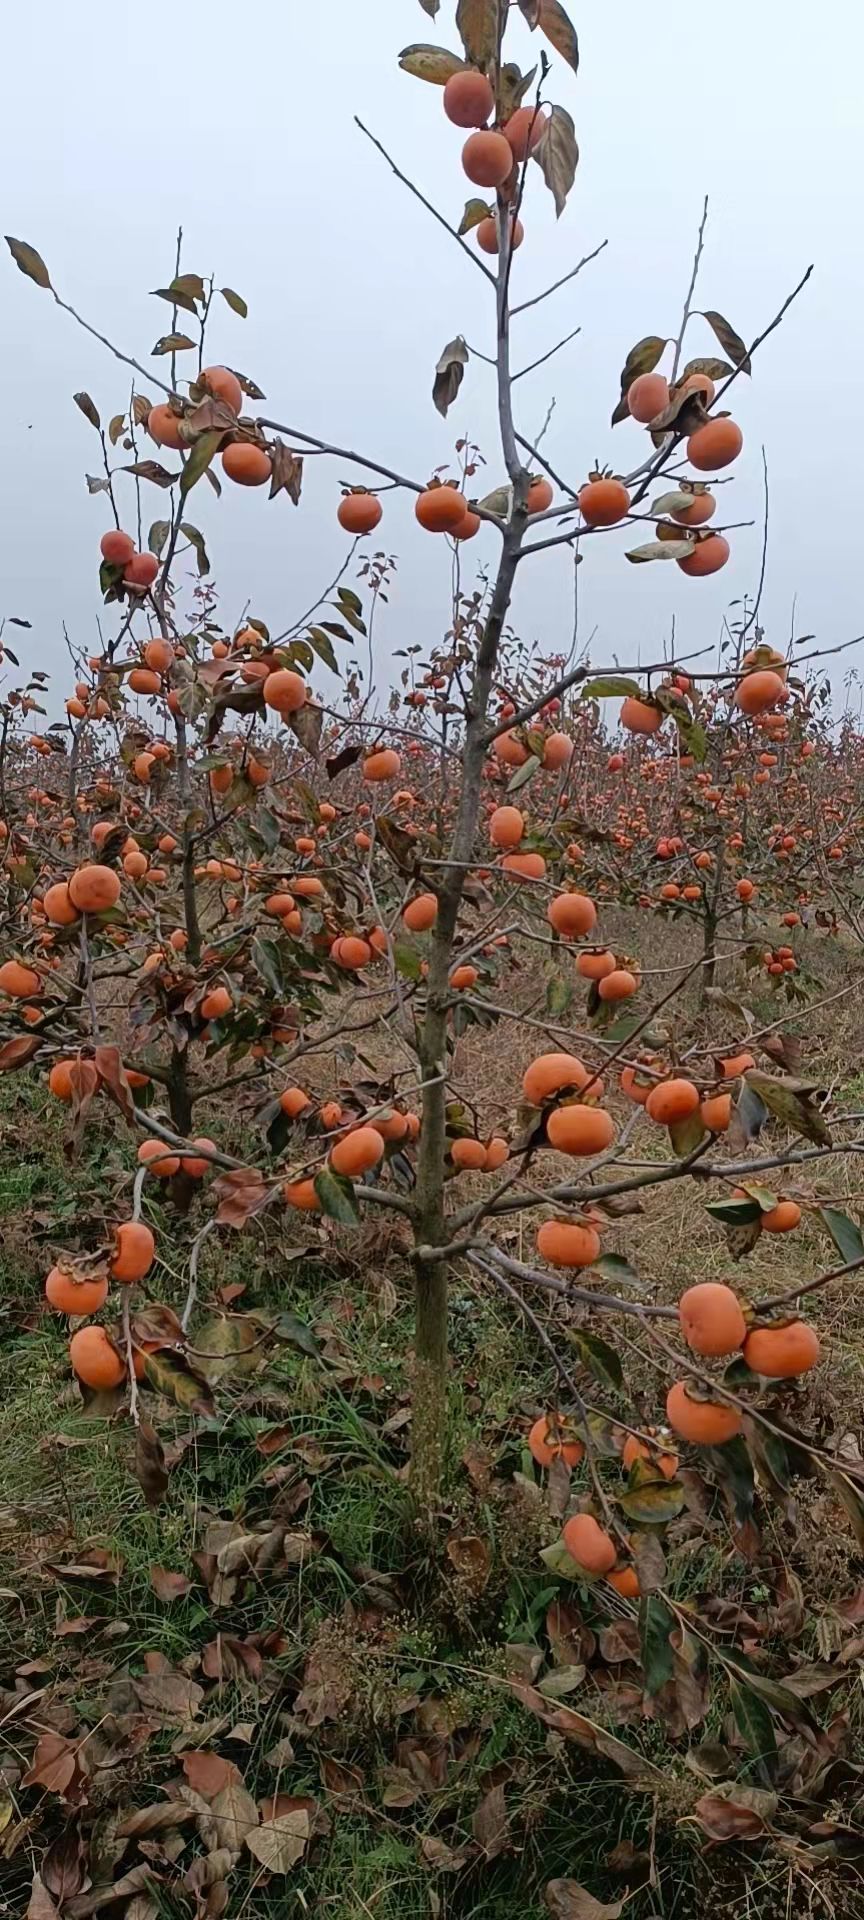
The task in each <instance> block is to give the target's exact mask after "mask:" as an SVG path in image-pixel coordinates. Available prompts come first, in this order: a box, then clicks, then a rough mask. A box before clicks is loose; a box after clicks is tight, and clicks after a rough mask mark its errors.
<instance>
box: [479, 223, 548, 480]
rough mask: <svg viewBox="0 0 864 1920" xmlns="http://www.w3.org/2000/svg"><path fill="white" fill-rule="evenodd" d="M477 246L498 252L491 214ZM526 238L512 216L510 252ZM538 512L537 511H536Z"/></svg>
mask: <svg viewBox="0 0 864 1920" xmlns="http://www.w3.org/2000/svg"><path fill="white" fill-rule="evenodd" d="M474 232H475V235H476V239H477V245H478V247H479V248H480V251H481V253H497V252H498V223H497V221H496V220H493V218H492V216H491V214H489V215H488V216H487V218H486V219H485V220H478V222H477V225H476V227H475V229H474ZM524 238H525V228H524V227H523V225H522V222H521V220H520V219H519V216H518V214H511V215H510V252H511V253H515V252H516V249H517V247H521V245H522V242H523V240H524ZM535 511H536V509H535Z"/></svg>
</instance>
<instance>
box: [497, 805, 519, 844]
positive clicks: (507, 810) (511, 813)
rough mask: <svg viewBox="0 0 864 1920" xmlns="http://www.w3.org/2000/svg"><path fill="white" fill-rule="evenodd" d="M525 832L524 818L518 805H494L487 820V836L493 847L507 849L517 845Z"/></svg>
mask: <svg viewBox="0 0 864 1920" xmlns="http://www.w3.org/2000/svg"><path fill="white" fill-rule="evenodd" d="M524 832H525V819H524V816H523V815H522V814H521V813H520V812H519V808H518V807H496V808H495V811H494V813H493V814H492V815H491V817H490V820H489V838H490V840H491V842H492V845H493V847H502V848H504V849H505V851H509V850H510V849H512V848H513V847H518V845H519V842H520V840H521V838H522V835H523V833H524Z"/></svg>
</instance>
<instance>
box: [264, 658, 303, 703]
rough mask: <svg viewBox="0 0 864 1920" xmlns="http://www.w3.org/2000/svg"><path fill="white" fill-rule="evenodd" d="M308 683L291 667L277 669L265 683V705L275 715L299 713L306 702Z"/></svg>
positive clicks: (269, 675) (269, 674)
mask: <svg viewBox="0 0 864 1920" xmlns="http://www.w3.org/2000/svg"><path fill="white" fill-rule="evenodd" d="M306 694H307V687H306V682H305V680H304V679H303V678H302V676H301V675H300V674H299V673H294V672H293V671H292V669H291V668H290V667H277V669H276V671H275V673H268V675H267V678H266V680H265V682H264V705H265V707H272V708H273V710H274V712H275V713H299V711H300V708H301V707H302V706H304V705H305V702H306Z"/></svg>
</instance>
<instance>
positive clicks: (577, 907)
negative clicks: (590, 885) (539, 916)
mask: <svg viewBox="0 0 864 1920" xmlns="http://www.w3.org/2000/svg"><path fill="white" fill-rule="evenodd" d="M546 918H547V920H548V922H549V925H550V927H554V928H555V932H556V933H560V934H563V936H564V938H565V939H568V940H569V939H574V938H576V939H583V938H584V936H585V934H586V933H590V932H591V930H592V928H593V927H594V926H595V925H596V921H597V908H596V907H595V905H594V902H593V900H592V899H591V898H590V896H589V895H588V894H587V893H558V894H556V895H555V898H554V900H550V902H549V905H548V907H547V908H546Z"/></svg>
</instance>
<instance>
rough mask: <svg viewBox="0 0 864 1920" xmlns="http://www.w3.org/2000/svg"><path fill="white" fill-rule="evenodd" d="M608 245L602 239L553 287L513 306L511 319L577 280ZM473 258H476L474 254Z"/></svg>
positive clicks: (606, 241)
mask: <svg viewBox="0 0 864 1920" xmlns="http://www.w3.org/2000/svg"><path fill="white" fill-rule="evenodd" d="M608 245H609V242H608V240H601V242H600V245H599V247H595V248H594V251H593V253H586V254H585V255H584V257H583V259H581V260H580V261H579V264H578V266H575V267H571V268H570V272H569V273H564V274H562V276H561V279H560V280H553V282H552V285H551V287H547V288H546V291H545V293H535V295H534V297H533V299H532V300H522V301H521V302H520V304H519V306H518V307H511V309H510V318H511V320H515V318H516V315H517V313H527V311H528V308H529V307H539V305H540V302H541V300H548V298H549V295H550V293H557V292H558V288H559V287H566V285H567V282H568V280H575V278H576V275H577V273H581V272H582V268H583V267H587V266H588V265H589V263H590V262H591V261H592V260H596V258H597V255H598V253H602V252H603V248H604V247H608ZM471 258H472V259H473V258H474V256H473V254H472V256H471Z"/></svg>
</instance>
